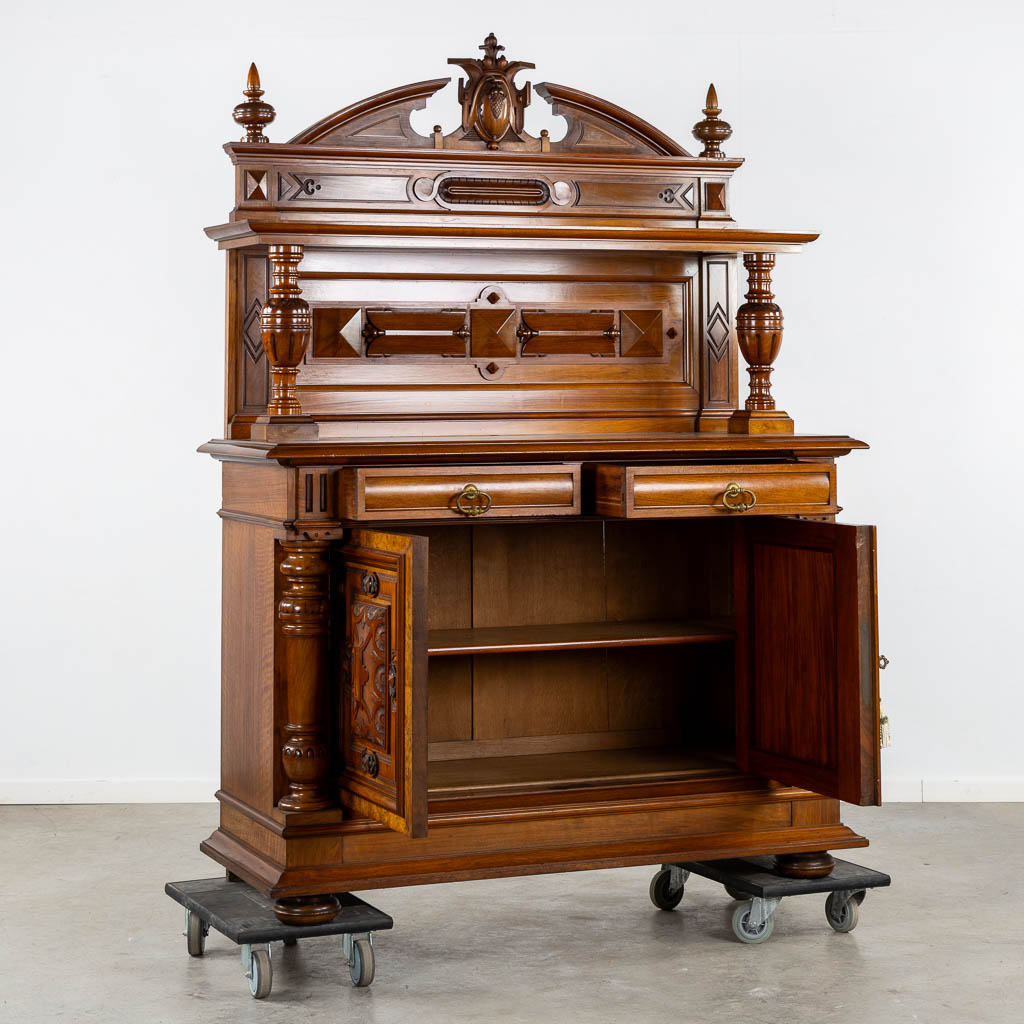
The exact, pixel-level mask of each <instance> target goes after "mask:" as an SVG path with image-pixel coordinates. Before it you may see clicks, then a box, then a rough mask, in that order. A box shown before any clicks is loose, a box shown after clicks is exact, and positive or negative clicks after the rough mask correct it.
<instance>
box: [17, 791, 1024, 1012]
mask: <svg viewBox="0 0 1024 1024" xmlns="http://www.w3.org/2000/svg"><path fill="white" fill-rule="evenodd" d="M845 817H846V820H847V822H848V823H849V824H851V825H852V826H853V827H854V828H856V829H858V830H860V831H862V832H864V833H866V834H868V835H869V836H870V837H871V838H872V846H871V848H870V849H869V850H864V851H853V859H855V860H860V861H861V862H862V863H865V864H867V865H870V866H872V867H877V868H880V869H882V870H884V871H887V872H889V873H890V874H891V875H892V876H893V878H894V884H893V886H892V888H890V889H885V890H879V891H877V892H874V893H869V894H868V897H867V899H866V901H865V903H864V906H863V908H862V912H861V919H860V925H859V927H858V929H857V931H856V932H854V933H852V934H849V935H837V934H835V933H833V932H832V931H831V930H830V929H829V927H828V925H827V924H826V923H825V918H824V913H823V902H824V901H823V899H822V898H821V897H816V896H804V897H799V898H795V899H791V900H788V901H786V902H784V903H783V904H782V906H781V907H780V909H779V910H778V912H777V920H776V926H775V934H774V936H773V937H772V938H771V939H770V940H769V942H768V943H766V944H765V945H763V946H743V945H741V944H739V943H738V942H736V941H735V940H734V939H733V937H732V933H731V931H730V928H729V916H730V912H731V910H732V907H733V906H734V904H732V903H731V902H730V901H729V900H728V899H727V898H726V897H725V895H724V893H723V891H722V889H721V888H720V887H719V886H717V885H715V884H714V883H712V882H710V881H707V880H706V879H702V878H693V879H691V881H690V882H689V883H688V884H687V889H686V896H685V898H684V900H683V903H682V904H681V906H680V908H679V910H677V911H675V912H674V913H664V912H660V911H656V910H655V909H654V908H653V907H652V906H651V904H650V902H649V901H648V898H647V885H648V882H649V880H650V877H651V874H652V871H651V869H649V868H628V869H621V870H615V871H598V872H585V873H576V874H567V875H546V876H539V877H534V878H518V879H502V880H496V881H483V882H464V883H459V884H454V885H448V886H418V887H413V888H409V889H396V890H380V891H378V892H376V893H372V894H369V896H368V898H369V899H370V901H371V902H375V903H377V904H378V905H379V906H380V907H381V909H382V910H385V911H387V912H388V913H390V914H391V915H392V916H393V917H394V919H395V930H394V931H393V932H389V933H383V934H382V935H381V936H380V937H379V939H378V940H377V942H376V950H377V978H376V981H375V982H374V984H373V986H372V987H371V988H368V989H354V988H352V987H351V986H350V984H349V982H348V973H347V970H346V968H345V966H344V963H343V961H342V958H341V952H340V941H339V940H334V939H316V940H309V941H306V942H300V943H299V944H298V946H296V947H294V948H290V949H284V948H283V947H281V946H280V945H275V947H274V961H275V964H274V967H275V970H274V991H273V993H272V994H271V996H270V998H269V999H267V1000H266V1001H264V1002H256V1001H255V1000H253V999H251V998H250V996H249V993H248V990H247V988H246V985H245V980H244V977H243V975H242V971H241V965H240V962H239V957H238V952H237V947H235V946H234V945H232V944H231V943H229V942H228V941H227V940H226V939H224V938H223V937H222V936H219V935H216V934H215V933H211V935H210V939H209V942H208V945H207V955H206V957H205V958H203V959H201V960H200V959H192V958H190V957H189V956H188V955H187V954H186V952H185V940H184V939H183V938H182V937H181V928H182V923H183V921H182V917H183V914H182V911H181V908H180V907H178V906H177V904H174V903H172V902H171V901H170V900H169V899H168V898H167V897H166V896H164V894H163V891H162V890H163V884H164V882H165V881H166V880H168V879H184V878H201V877H209V876H212V875H215V874H217V873H218V870H217V868H216V866H215V865H214V864H213V863H212V862H211V861H209V860H207V859H206V858H205V857H203V856H202V855H201V854H200V853H199V851H198V849H197V844H198V841H199V839H200V838H202V837H205V836H206V835H207V834H208V833H209V832H210V831H211V829H212V828H213V826H214V823H215V821H216V808H215V807H214V806H213V805H205V804H199V805H132V806H40V807H10V806H8V807H0V864H2V866H3V872H2V876H0V965H2V967H0V970H2V982H3V983H2V985H0V1020H2V1021H11V1022H15V1021H16V1022H18V1024H29V1022H32V1021H53V1020H71V1021H103V1022H119V1021H125V1022H131V1024H158V1022H164V1021H171V1022H178V1021H202V1022H204V1024H205V1022H213V1021H231V1022H243V1021H261V1022H277V1021H287V1022H294V1021H299V1020H302V1021H306V1020H331V1021H339V1022H340V1021H345V1022H352V1024H360V1022H364V1021H366V1022H374V1021H381V1022H384V1021H387V1022H388V1024H402V1022H410V1024H413V1022H414V1024H429V1022H432V1021H440V1022H444V1024H459V1022H464V1021H472V1022H488V1024H489V1022H496V1021H501V1022H502V1024H520V1022H523V1024H525V1022H528V1021H545V1022H549V1021H550V1022H558V1024H566V1022H568V1024H584V1022H617V1021H626V1022H629V1024H655V1022H658V1021H671V1022H673V1024H702V1022H706V1021H739V1020H748V1021H751V1020H752V1021H784V1022H786V1024H800V1022H804V1021H806V1022H813V1024H840V1022H850V1024H874V1022H879V1024H883V1022H884V1024H900V1022H903V1021H923V1022H928V1024H942V1022H946V1021H950V1022H971V1024H987V1022H997V1021H999V1022H1002V1021H1013V1022H1018V1021H1020V1020H1022V1019H1024V1011H1022V1009H1021V1004H1022V998H1024V952H1022V951H1024V909H1022V906H1021V901H1020V897H1019V894H1018V886H1019V879H1020V878H1021V876H1022V874H1024V853H1022V851H1024V804H893V805H891V806H888V807H885V808H882V809H860V808H847V809H846V815H845Z"/></svg>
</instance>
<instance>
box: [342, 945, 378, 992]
mask: <svg viewBox="0 0 1024 1024" xmlns="http://www.w3.org/2000/svg"><path fill="white" fill-rule="evenodd" d="M374 969H375V964H374V961H373V946H371V945H370V942H369V940H368V939H356V940H355V941H354V942H353V943H352V959H351V960H350V961H349V964H348V975H349V977H350V978H351V979H352V984H353V985H355V987H356V988H366V987H367V986H368V985H369V984H371V982H372V981H373V974H374Z"/></svg>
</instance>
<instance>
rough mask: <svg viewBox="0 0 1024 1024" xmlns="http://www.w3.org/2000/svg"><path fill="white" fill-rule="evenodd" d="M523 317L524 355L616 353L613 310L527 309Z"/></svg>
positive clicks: (615, 329)
mask: <svg viewBox="0 0 1024 1024" xmlns="http://www.w3.org/2000/svg"><path fill="white" fill-rule="evenodd" d="M521 317H522V326H521V327H520V329H519V336H520V337H521V338H522V339H523V347H522V354H523V355H524V356H546V355H591V356H613V355H615V342H616V340H617V338H618V333H619V331H618V327H617V326H616V323H615V313H614V312H613V311H612V310H591V311H582V310H581V311H576V310H546V309H524V310H523V311H522V313H521Z"/></svg>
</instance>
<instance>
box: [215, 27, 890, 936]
mask: <svg viewBox="0 0 1024 1024" xmlns="http://www.w3.org/2000/svg"><path fill="white" fill-rule="evenodd" d="M503 49H504V48H503V47H501V46H499V45H498V44H497V41H496V40H495V39H494V37H493V36H489V37H488V39H487V40H486V41H485V42H484V45H483V46H481V47H480V48H479V50H480V54H479V56H478V57H473V58H460V59H455V60H452V61H450V62H449V63H454V64H457V65H459V67H460V68H461V69H462V72H463V74H464V76H465V77H464V78H463V79H462V80H461V83H460V87H459V99H460V101H461V104H462V118H461V125H460V126H459V127H458V128H457V129H456V130H454V131H452V132H450V133H448V134H444V133H442V131H441V129H440V128H436V129H435V130H434V132H433V133H432V134H427V135H421V134H419V133H418V132H417V131H416V130H415V129H414V128H413V127H412V125H411V122H410V115H411V114H412V113H413V112H414V111H416V110H417V109H420V108H422V107H424V106H425V104H426V103H427V101H428V100H429V99H430V97H431V96H432V95H433V94H434V93H436V92H438V91H439V90H440V89H441V88H442V87H443V86H444V85H445V84H446V83H447V82H448V79H447V78H438V79H433V80H431V81H426V82H417V83H414V84H412V85H403V86H399V87H398V88H395V89H392V90H390V91H389V92H386V93H382V94H380V95H378V96H374V97H371V98H369V99H365V100H361V101H360V102H358V103H354V104H352V105H351V106H348V107H345V108H344V109H342V110H339V111H338V112H337V113H333V114H330V115H328V116H327V117H325V118H324V119H323V120H320V121H318V122H317V123H316V124H314V125H312V126H311V127H310V128H308V129H306V130H305V131H303V132H300V133H299V134H298V135H297V136H296V137H295V138H294V139H292V140H291V141H290V142H285V143H277V142H274V143H271V142H268V140H267V138H266V137H265V136H264V133H263V132H264V128H266V127H267V125H269V124H270V122H272V120H273V118H274V110H273V108H272V107H271V106H270V105H269V104H268V103H266V102H265V101H264V100H263V99H262V98H261V97H262V90H261V88H260V81H259V77H258V75H257V72H256V69H255V67H253V68H252V69H251V70H250V73H249V80H248V85H247V88H246V89H245V96H246V99H245V101H244V102H242V103H241V104H240V105H239V106H238V107H237V108H236V109H235V112H234V116H235V119H236V121H237V122H238V123H239V124H240V125H242V126H243V127H244V129H245V133H246V137H245V139H244V140H243V141H241V142H237V143H232V144H229V145H227V146H226V147H225V149H226V151H227V153H228V155H229V157H230V158H231V161H232V164H233V165H234V171H235V206H234V210H233V211H232V213H231V215H230V218H229V220H228V221H227V223H225V224H222V225H220V226H218V227H214V228H211V229H209V231H208V234H209V235H210V237H211V238H213V239H215V240H216V241H217V242H218V244H219V245H220V247H221V248H222V249H223V250H224V251H225V253H226V254H227V357H226V367H227V387H226V422H225V427H224V431H225V436H224V438H223V439H222V440H215V441H211V442H210V443H208V444H206V445H204V446H203V447H202V449H201V451H204V452H208V453H209V454H210V455H212V456H213V457H214V458H216V459H218V460H220V461H221V463H222V466H223V507H222V508H221V510H220V516H221V518H222V520H223V559H224V562H223V580H224V583H223V627H222V628H223V676H222V705H221V709H222V762H221V786H220V790H219V792H218V794H217V796H218V799H219V801H220V826H219V828H218V829H217V830H216V831H215V832H214V833H213V835H211V836H210V837H209V839H207V840H206V841H205V842H204V843H203V844H202V849H203V850H204V851H205V852H206V853H207V854H209V856H211V857H212V858H214V859H215V860H216V861H218V862H219V863H220V864H222V865H223V866H224V867H226V868H227V869H228V871H229V872H230V874H231V875H233V876H236V877H239V878H241V879H244V880H245V881H246V882H248V883H250V884H251V885H253V886H255V887H256V888H257V889H259V890H261V891H262V892H263V893H264V894H266V895H268V896H270V897H273V898H274V899H276V900H277V907H278V909H279V912H280V915H281V916H282V919H289V920H293V921H323V920H327V919H329V918H330V916H331V915H332V914H333V913H334V912H335V910H336V905H335V903H334V901H333V897H330V896H329V895H326V894H330V893H335V892H340V891H346V890H350V889H352V890H363V889H370V888H374V887H380V886H394V885H411V884H414V883H419V882H438V881H454V880H457V879H466V878H482V877H490V876H500V875H519V874H531V873H537V872H547V871H567V870H576V869H582V868H601V867H614V866H617V865H628V864H647V863H662V862H675V861H687V860H697V859H701V860H706V859H714V858H723V857H729V856H738V855H745V854H776V855H777V869H778V870H779V871H781V872H783V873H785V874H791V875H798V876H813V875H825V874H828V872H829V870H830V864H831V858H830V857H829V856H828V853H827V851H828V850H835V849H842V848H846V847H856V846H865V845H866V843H867V841H866V840H865V839H864V838H862V837H861V836H859V835H857V834H855V833H854V832H853V831H851V830H850V829H849V828H847V827H845V826H844V825H843V824H842V823H841V822H840V819H839V801H840V800H846V801H850V802H852V803H858V804H875V803H878V801H879V754H878V685H877V671H878V650H877V627H876V600H875V551H874V545H875V535H874V530H873V528H872V527H861V526H843V525H837V524H835V522H834V518H835V514H836V513H837V512H838V511H839V506H838V505H837V501H836V468H835V459H836V458H837V457H838V456H842V455H846V454H847V453H848V452H850V451H851V450H852V449H856V448H865V447H866V445H864V444H863V443H862V442H860V441H855V440H853V439H852V438H849V437H824V436H818V435H813V434H810V435H808V434H796V433H794V430H793V421H792V420H791V419H790V418H789V417H788V416H787V415H786V413H784V412H782V411H781V410H779V409H777V408H776V405H775V401H774V399H773V397H772V389H771V375H772V363H773V360H774V359H775V357H776V355H777V353H778V351H779V347H780V343H781V339H782V313H781V311H780V308H779V306H778V305H776V304H775V302H774V297H773V295H772V284H771V271H772V267H773V264H774V262H775V258H776V254H778V253H792V252H796V251H798V250H799V249H800V248H801V247H802V245H804V244H805V243H808V242H811V241H813V240H814V238H815V237H816V236H815V235H813V234H792V233H780V232H767V231H752V230H746V229H742V228H739V227H737V226H736V224H735V223H734V221H733V219H732V217H731V215H730V209H731V205H732V189H733V175H734V173H735V172H736V171H737V170H738V169H739V167H740V166H741V164H742V161H741V160H739V159H736V158H734V157H731V156H726V154H725V153H724V152H723V151H722V148H723V146H725V145H727V140H728V139H729V137H730V135H731V134H732V131H731V128H730V127H729V125H728V124H727V123H726V122H725V121H724V120H723V119H722V118H721V116H720V114H721V111H720V109H719V107H718V99H717V96H716V94H715V90H714V87H712V88H711V89H710V90H709V91H708V94H707V100H706V106H705V108H704V111H703V118H702V119H701V120H700V121H699V122H698V123H697V124H696V126H695V127H694V129H693V136H694V137H695V138H696V139H697V145H698V147H699V149H700V153H699V155H698V156H692V155H690V154H689V153H688V152H687V151H686V150H685V149H683V148H682V146H680V145H679V144H678V143H677V142H674V141H673V140H672V139H671V138H669V137H668V136H667V135H664V134H662V132H661V131H659V130H658V129H656V128H654V127H653V126H652V125H650V124H648V123H647V122H646V121H644V120H642V119H641V118H640V117H639V116H637V115H636V114H633V113H630V112H629V111H627V110H623V109H622V108H620V107H617V106H616V105H614V104H613V103H610V102H608V101H606V100H602V99H598V98H596V97H594V96H590V95H588V94H586V93H583V92H580V91H578V90H576V89H572V88H569V87H566V86H561V85H554V84H551V83H542V84H538V85H535V86H533V87H532V90H531V86H530V85H529V84H528V83H527V84H517V81H516V78H517V75H518V76H520V77H521V76H522V72H523V71H524V70H525V69H528V68H531V67H533V65H532V64H528V63H524V62H521V61H516V62H509V61H508V60H507V59H506V57H505V56H504V55H503V53H502V51H503ZM641 60H642V58H641V57H639V56H638V58H637V62H638V63H640V62H641ZM532 92H536V93H538V94H539V95H540V96H541V97H543V99H544V100H546V101H548V102H549V103H550V104H551V105H552V108H553V111H554V112H555V114H559V115H562V116H563V117H564V119H565V121H566V123H567V131H566V133H565V135H564V137H563V138H561V139H557V140H556V139H553V138H551V137H550V136H549V134H548V133H547V132H541V134H540V136H539V137H534V136H533V135H531V134H529V133H528V132H527V131H526V130H525V129H524V125H523V112H524V109H525V108H526V107H527V106H528V105H529V103H530V102H531V99H532ZM695 107H696V104H695ZM695 112H696V111H695ZM744 289H745V292H746V301H743V294H742V293H743V291H744ZM741 358H742V360H743V367H744V368H745V369H746V371H747V372H746V373H745V374H743V378H744V380H743V383H742V386H741V383H740V372H739V371H740V368H741ZM748 376H749V384H748V382H747V379H746V378H747V377H748Z"/></svg>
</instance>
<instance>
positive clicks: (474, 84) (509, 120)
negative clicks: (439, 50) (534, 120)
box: [448, 32, 536, 149]
mask: <svg viewBox="0 0 1024 1024" xmlns="http://www.w3.org/2000/svg"><path fill="white" fill-rule="evenodd" d="M480 49H481V50H483V51H484V57H483V59H482V60H477V59H474V58H472V57H452V58H451V59H450V60H449V61H448V63H449V64H457V65H458V66H459V67H461V68H462V69H463V70H464V71H465V72H466V74H467V75H468V76H469V77H468V81H463V80H462V79H461V78H460V79H459V102H460V103H461V104H462V128H463V130H464V131H465V132H466V134H467V135H469V134H471V133H473V132H475V133H476V134H477V135H479V136H480V138H481V139H483V140H484V142H486V143H487V148H488V149H497V148H498V145H499V143H500V142H501V140H502V139H503V138H505V136H506V135H508V134H509V132H510V131H511V132H512V133H513V134H514V135H515V136H517V137H518V136H519V135H520V134H521V132H522V131H523V112H524V111H525V109H526V108H527V107H528V106H529V105H530V83H529V82H527V83H526V85H524V86H523V88H522V89H517V88H516V87H515V85H514V84H513V79H514V78H515V77H516V75H517V74H518V73H519V72H520V71H522V70H523V69H524V68H533V67H536V65H535V64H530V63H528V62H527V61H522V60H519V61H513V62H511V63H510V62H509V60H508V58H507V57H503V56H501V51H502V50H504V49H505V47H504V46H499V45H498V40H497V39H496V38H495V35H494V33H493V32H492V33H491V34H490V35H488V37H487V38H486V39H485V40H484V42H483V45H482V46H481V47H480Z"/></svg>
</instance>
